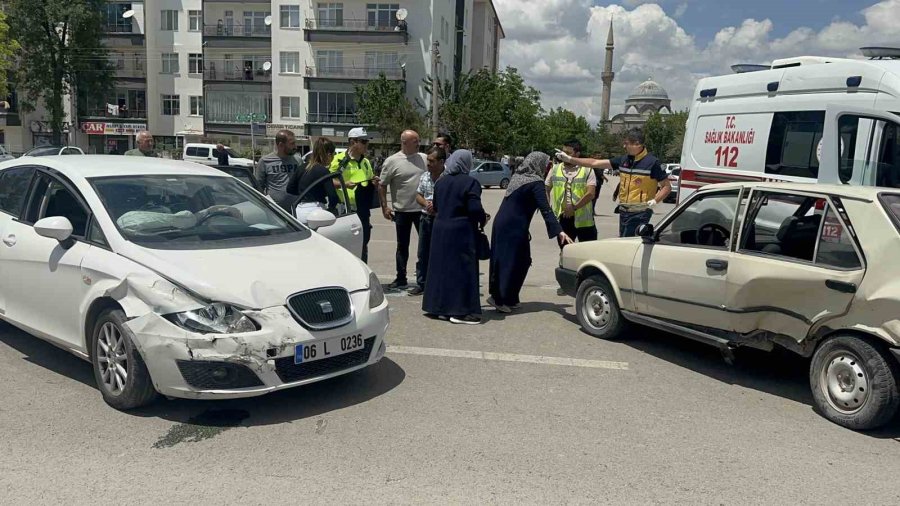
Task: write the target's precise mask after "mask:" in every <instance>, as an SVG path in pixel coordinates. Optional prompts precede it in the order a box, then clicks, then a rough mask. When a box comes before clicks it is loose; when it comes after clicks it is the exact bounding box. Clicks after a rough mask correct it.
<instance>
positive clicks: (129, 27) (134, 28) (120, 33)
mask: <svg viewBox="0 0 900 506" xmlns="http://www.w3.org/2000/svg"><path fill="white" fill-rule="evenodd" d="M122 21H131V20H122ZM103 36H104V37H109V38H118V39H129V38H130V39H132V41H133V42H132V44H133V45H143V41H144V34H143V33H142V32H141V31H140V27H139V26H138V24H137V23H133V22H128V23H116V24H104V25H103Z"/></svg>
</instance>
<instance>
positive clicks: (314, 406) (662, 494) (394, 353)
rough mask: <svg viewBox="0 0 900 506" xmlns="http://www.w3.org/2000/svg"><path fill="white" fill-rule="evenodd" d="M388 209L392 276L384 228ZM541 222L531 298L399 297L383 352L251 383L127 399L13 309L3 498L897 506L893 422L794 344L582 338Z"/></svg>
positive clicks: (376, 250) (379, 248)
mask: <svg viewBox="0 0 900 506" xmlns="http://www.w3.org/2000/svg"><path fill="white" fill-rule="evenodd" d="M610 193H611V188H610V187H609V186H607V187H604V191H603V200H602V201H601V211H602V212H603V214H604V215H603V216H602V217H600V218H598V223H599V225H600V231H601V237H610V236H612V235H613V234H614V233H615V231H616V230H617V225H616V221H615V216H614V215H612V214H611V209H612V204H611V203H610ZM501 197H502V191H500V190H497V189H492V190H486V191H485V195H484V201H485V203H486V207H488V209H489V211H490V212H492V213H495V212H496V209H497V207H498V206H499V203H500V199H501ZM668 208H671V206H664V210H665V209H668ZM375 223H376V224H377V225H378V226H377V227H376V229H375V234H374V241H373V243H372V253H371V256H372V259H373V266H374V267H375V268H376V270H377V271H378V273H379V275H381V276H382V279H383V280H384V281H386V282H388V281H390V280H391V279H392V277H393V276H392V275H393V252H394V241H393V240H392V236H393V228H392V227H391V226H390V224H389V223H387V222H385V221H383V220H382V219H380V218H379V219H377V220H376V221H375ZM532 235H533V236H534V238H535V239H534V240H533V242H532V246H533V256H534V265H533V267H532V270H531V274H530V276H529V279H528V282H527V286H526V289H525V291H524V294H523V300H524V301H525V303H524V305H523V308H522V310H521V311H519V312H518V313H516V314H513V315H509V316H506V317H503V316H501V315H498V314H497V313H495V312H492V311H489V310H488V309H487V308H485V309H486V313H485V316H486V322H485V323H484V324H483V325H481V326H478V327H468V326H453V325H451V324H449V323H444V322H439V321H433V320H429V319H426V318H424V317H423V316H422V314H421V309H420V305H421V298H417V297H408V296H404V295H403V294H399V293H393V294H390V295H391V299H390V300H391V311H392V327H391V329H390V334H389V336H388V341H389V344H390V345H391V346H392V348H391V350H389V353H388V355H387V357H386V358H385V359H384V360H383V361H381V362H380V363H379V364H378V365H377V366H374V367H371V368H369V369H367V370H364V371H362V372H359V373H356V374H352V375H349V376H344V377H341V378H338V379H335V380H332V381H328V382H324V383H319V384H316V385H312V386H309V387H304V388H299V389H294V390H292V391H286V392H281V393H277V394H273V395H269V396H266V397H261V398H257V399H248V400H240V401H228V402H200V401H181V400H172V401H166V400H164V401H161V402H159V403H158V404H156V405H154V406H152V407H150V408H147V409H144V410H141V411H138V412H133V413H121V412H117V411H115V410H113V409H111V408H109V407H107V406H106V405H105V404H104V403H103V401H102V399H101V398H100V395H99V393H98V392H97V389H96V386H95V385H94V381H93V377H92V375H91V370H90V367H89V365H88V364H87V363H85V362H82V361H81V360H79V359H77V358H75V357H73V356H71V355H69V354H67V353H65V352H62V351H60V350H58V349H56V348H54V347H53V346H50V345H48V344H44V343H43V342H41V341H39V340H37V339H35V338H33V337H30V336H28V335H26V334H23V333H22V332H19V331H17V330H15V329H13V328H11V327H9V326H7V325H5V324H0V399H2V400H0V431H2V437H0V503H3V504H32V503H59V502H66V503H75V504H80V503H97V502H115V503H154V504H165V503H174V502H178V503H186V502H191V503H196V504H206V503H242V504H270V503H276V504H281V503H285V504H287V503H292V504H298V503H300V504H302V503H306V504H310V503H344V504H346V503H352V504H361V503H385V502H391V503H451V504H460V503H465V504H479V503H541V504H546V503H617V504H621V503H641V504H648V503H650V504H672V503H690V504H697V503H702V504H747V503H751V504H754V503H768V504H773V503H774V504H822V503H830V504H837V503H842V502H847V503H849V502H852V503H856V504H898V503H900V485H898V484H897V481H896V477H895V475H894V473H895V472H896V470H897V469H898V468H900V445H898V444H897V443H898V442H900V423H898V422H895V423H893V424H892V425H891V426H890V427H889V428H888V429H886V430H882V431H879V432H874V433H856V432H852V431H849V430H846V429H843V428H841V427H838V426H836V425H833V424H831V423H829V422H827V421H826V420H824V419H823V418H821V417H820V416H818V415H817V414H816V413H815V412H814V411H813V409H812V407H811V396H810V394H809V391H808V384H807V373H806V371H807V367H808V363H807V361H805V360H802V359H798V358H795V357H792V356H790V355H787V354H784V353H781V354H764V353H753V352H744V353H739V355H738V361H737V365H735V366H730V365H727V364H725V363H724V362H723V361H722V359H721V358H720V357H719V355H718V353H717V352H716V351H715V350H713V349H710V348H706V347H704V346H702V345H699V344H695V343H693V342H689V341H686V340H683V339H680V338H677V337H675V336H672V335H668V334H664V333H660V332H656V331H651V330H644V329H635V330H634V331H633V332H632V333H631V334H630V335H629V336H628V337H627V339H623V340H622V341H620V342H603V341H599V340H596V339H593V338H591V337H589V336H587V335H586V334H584V333H582V332H580V331H579V329H578V325H577V323H576V321H575V319H574V315H573V311H572V307H571V305H572V300H571V299H569V298H567V297H561V296H557V295H556V290H555V288H556V286H555V284H554V283H555V282H554V279H553V268H554V267H555V265H556V264H557V261H558V250H557V248H556V246H555V244H554V243H553V242H552V241H550V240H545V239H543V238H544V237H546V234H545V232H544V226H543V223H542V222H540V220H539V219H536V220H535V221H534V222H533V228H532ZM412 264H413V261H412V260H411V261H410V268H412ZM485 270H486V265H485ZM485 278H486V275H483V277H482V279H485ZM482 352H483V353H482ZM548 357H550V358H548ZM573 359H575V360H573Z"/></svg>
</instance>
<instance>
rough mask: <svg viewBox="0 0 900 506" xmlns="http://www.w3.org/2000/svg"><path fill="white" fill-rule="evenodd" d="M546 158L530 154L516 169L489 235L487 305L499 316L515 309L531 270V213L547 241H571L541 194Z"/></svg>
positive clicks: (543, 191)
mask: <svg viewBox="0 0 900 506" xmlns="http://www.w3.org/2000/svg"><path fill="white" fill-rule="evenodd" d="M549 166H550V157H549V156H548V155H547V154H545V153H541V152H540V151H533V152H532V153H530V154H529V155H528V156H527V157H525V161H524V162H522V164H521V165H519V167H518V168H517V169H516V173H515V174H514V175H513V177H512V179H511V180H510V182H509V187H507V189H506V196H504V197H503V202H502V203H501V204H500V210H499V211H498V212H497V219H496V220H495V221H494V228H493V232H492V234H491V236H492V237H491V244H492V245H493V247H492V249H491V271H490V277H489V278H488V279H489V280H490V294H491V297H490V298H489V299H488V304H490V305H492V306H494V307H495V308H496V309H497V311H499V312H501V313H510V312H512V310H513V309H517V308H518V307H519V293H520V292H521V291H522V285H524V284H525V277H526V276H527V275H528V269H529V268H530V267H531V243H530V242H531V235H530V234H529V233H528V228H529V227H530V226H531V218H533V217H534V212H535V211H537V210H540V211H541V216H543V217H544V223H545V224H546V225H547V235H548V237H549V238H551V239H553V238H558V239H559V241H560V243H562V244H569V243H571V242H572V239H570V238H569V236H567V235H566V233H565V232H563V230H562V227H561V226H560V224H559V221H558V220H557V219H556V217H555V216H554V215H553V210H551V209H550V204H549V203H548V202H547V194H546V192H545V190H544V173H545V172H546V170H547V167H549Z"/></svg>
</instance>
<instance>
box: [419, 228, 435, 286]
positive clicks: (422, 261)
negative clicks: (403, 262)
mask: <svg viewBox="0 0 900 506" xmlns="http://www.w3.org/2000/svg"><path fill="white" fill-rule="evenodd" d="M433 229H434V216H429V215H427V214H423V215H422V218H421V219H420V221H419V260H418V262H416V284H417V285H419V288H421V289H423V290H424V289H425V281H426V278H427V277H428V255H430V254H431V231H432V230H433Z"/></svg>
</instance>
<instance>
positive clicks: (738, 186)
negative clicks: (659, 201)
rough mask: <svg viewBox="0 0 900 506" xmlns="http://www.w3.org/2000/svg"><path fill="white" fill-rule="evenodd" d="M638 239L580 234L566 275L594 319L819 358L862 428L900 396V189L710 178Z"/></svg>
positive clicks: (823, 379) (849, 418)
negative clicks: (584, 238) (583, 238)
mask: <svg viewBox="0 0 900 506" xmlns="http://www.w3.org/2000/svg"><path fill="white" fill-rule="evenodd" d="M638 234H639V237H634V238H625V239H606V240H601V241H597V242H587V243H579V244H574V245H571V246H567V247H566V248H565V250H564V251H563V253H562V257H561V260H560V267H559V269H557V272H556V277H557V280H558V281H559V284H560V286H561V287H562V288H563V290H564V291H565V292H566V293H568V294H569V295H571V296H574V297H575V304H576V313H577V315H578V320H579V322H580V323H581V326H582V327H583V329H584V330H585V331H586V332H588V333H589V334H591V335H594V336H596V337H599V338H603V339H615V338H623V337H626V336H627V332H626V327H627V326H628V325H629V324H640V325H646V326H650V327H655V328H658V329H662V330H666V331H669V332H672V333H675V334H679V335H681V336H684V337H688V338H691V339H695V340H698V341H702V342H705V343H708V344H712V345H714V346H717V347H719V348H720V349H721V350H722V351H723V353H724V354H725V356H726V358H730V357H731V354H732V351H733V350H734V349H735V348H739V347H742V346H746V347H751V348H759V349H763V350H771V349H772V348H773V347H775V346H781V347H784V348H787V349H789V350H792V351H794V352H796V353H798V354H800V355H802V356H805V357H812V360H811V364H810V370H809V380H810V387H811V389H812V393H813V397H814V399H815V404H816V407H817V409H818V410H819V412H820V413H821V414H822V415H824V416H825V417H826V418H828V419H829V420H831V421H833V422H835V423H838V424H840V425H843V426H845V427H849V428H852V429H860V430H862V429H872V428H875V427H878V426H881V425H884V424H885V423H887V422H888V421H890V419H891V418H892V417H893V416H894V414H895V413H896V412H897V409H898V405H900V392H898V383H900V363H898V359H900V262H898V261H896V257H895V256H896V255H897V251H898V250H900V190H892V189H886V188H870V187H851V186H830V185H812V184H790V183H732V184H722V185H711V186H706V187H704V188H703V189H702V190H700V191H698V192H696V193H694V194H693V195H691V197H690V198H689V199H687V200H686V201H685V202H684V203H682V204H681V205H680V206H678V207H677V208H676V209H675V210H674V211H672V212H671V213H670V214H669V215H667V216H666V217H665V218H663V219H662V221H661V222H660V223H659V225H658V226H657V227H655V228H654V227H653V225H644V226H642V227H639V229H638Z"/></svg>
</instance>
